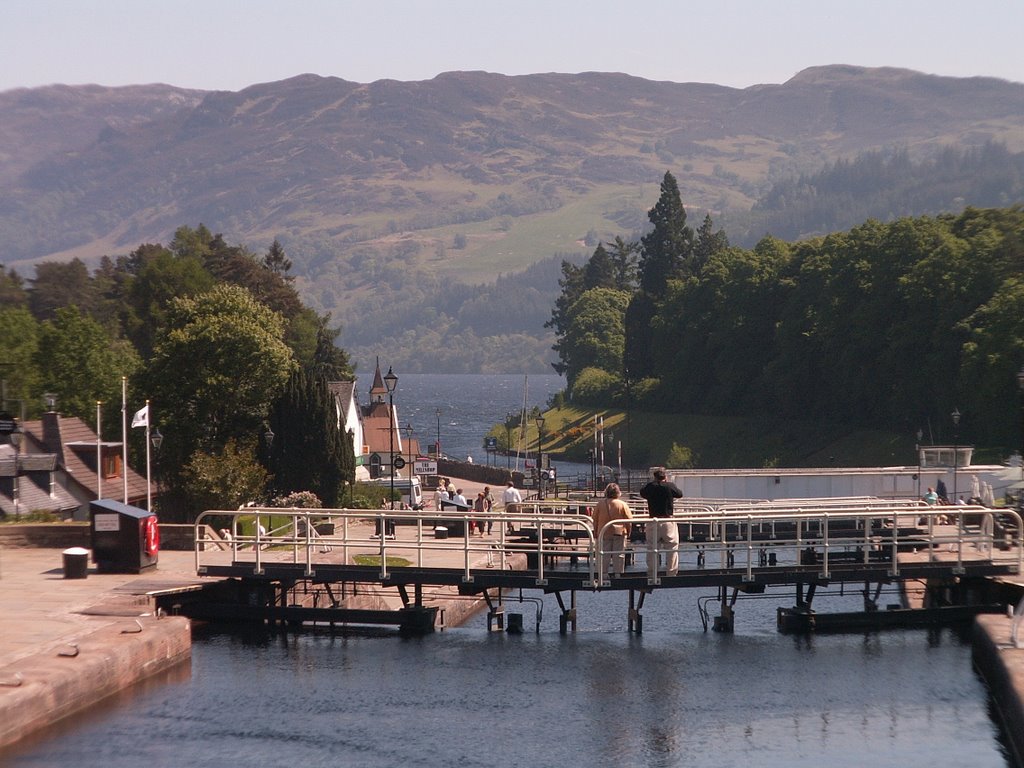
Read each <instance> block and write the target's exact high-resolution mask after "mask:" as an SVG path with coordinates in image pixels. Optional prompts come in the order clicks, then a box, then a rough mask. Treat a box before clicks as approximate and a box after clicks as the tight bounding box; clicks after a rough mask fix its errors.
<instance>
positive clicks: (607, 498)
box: [594, 483, 633, 577]
mask: <svg viewBox="0 0 1024 768" xmlns="http://www.w3.org/2000/svg"><path fill="white" fill-rule="evenodd" d="M620 496H622V490H621V489H620V488H619V484H618V483H608V485H607V486H606V487H605V489H604V498H603V499H601V500H600V501H599V502H597V506H596V507H595V508H594V535H595V536H600V537H601V540H600V544H601V551H602V552H603V553H604V555H605V557H606V558H607V560H606V562H608V564H609V565H610V566H611V571H612V573H613V574H614V575H615V576H616V577H619V576H622V569H623V567H624V566H625V562H626V555H625V551H626V537H627V536H629V530H630V523H628V522H617V523H612V521H613V520H619V521H622V520H624V519H625V520H628V519H629V518H631V517H633V513H632V512H631V511H630V509H629V505H628V504H627V503H626V502H624V501H623V500H622V499H621V498H619V497H620ZM609 523H611V525H609ZM606 526H607V527H606ZM602 570H604V569H602Z"/></svg>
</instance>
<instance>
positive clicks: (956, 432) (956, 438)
mask: <svg viewBox="0 0 1024 768" xmlns="http://www.w3.org/2000/svg"><path fill="white" fill-rule="evenodd" d="M950 416H951V417H952V418H953V503H954V504H956V500H957V495H956V470H957V465H958V464H959V463H960V446H959V443H960V409H959V408H954V409H953V413H951V414H950Z"/></svg>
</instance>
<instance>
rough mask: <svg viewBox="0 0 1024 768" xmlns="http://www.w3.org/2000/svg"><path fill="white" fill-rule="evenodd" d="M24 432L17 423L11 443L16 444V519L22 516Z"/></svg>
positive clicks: (12, 433)
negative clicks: (22, 450) (22, 449)
mask: <svg viewBox="0 0 1024 768" xmlns="http://www.w3.org/2000/svg"><path fill="white" fill-rule="evenodd" d="M23 437H24V433H23V432H22V431H21V425H19V424H15V425H14V431H13V432H11V445H13V446H14V519H15V520H19V519H20V518H21V506H20V505H21V440H22V438H23Z"/></svg>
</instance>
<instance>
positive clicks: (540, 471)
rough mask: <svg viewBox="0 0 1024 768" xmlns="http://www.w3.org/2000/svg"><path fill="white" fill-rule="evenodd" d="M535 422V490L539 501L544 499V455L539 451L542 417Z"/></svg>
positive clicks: (542, 429)
mask: <svg viewBox="0 0 1024 768" xmlns="http://www.w3.org/2000/svg"><path fill="white" fill-rule="evenodd" d="M534 421H536V422H537V488H538V491H539V492H540V497H541V499H543V498H544V454H543V453H542V450H541V441H542V440H543V439H544V417H543V416H538V417H537V418H536V419H534Z"/></svg>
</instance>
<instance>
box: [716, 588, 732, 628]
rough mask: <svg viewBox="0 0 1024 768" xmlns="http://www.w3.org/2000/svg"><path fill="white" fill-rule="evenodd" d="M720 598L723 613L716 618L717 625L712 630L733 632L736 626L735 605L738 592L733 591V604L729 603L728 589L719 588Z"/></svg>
mask: <svg viewBox="0 0 1024 768" xmlns="http://www.w3.org/2000/svg"><path fill="white" fill-rule="evenodd" d="M718 589H719V598H720V600H721V604H722V613H721V614H720V615H718V616H715V623H714V624H712V626H711V628H712V629H713V630H714V631H715V632H732V631H733V624H734V616H733V614H734V611H733V604H735V602H736V592H737V591H736V590H734V591H733V596H732V603H729V602H727V600H728V596H729V588H728V587H719V588H718Z"/></svg>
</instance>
